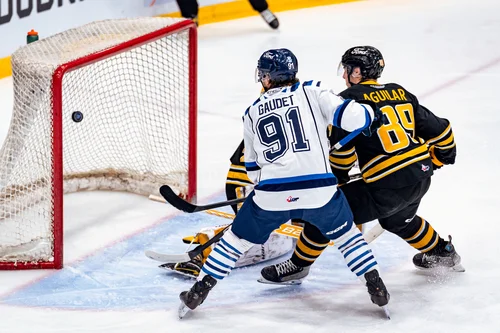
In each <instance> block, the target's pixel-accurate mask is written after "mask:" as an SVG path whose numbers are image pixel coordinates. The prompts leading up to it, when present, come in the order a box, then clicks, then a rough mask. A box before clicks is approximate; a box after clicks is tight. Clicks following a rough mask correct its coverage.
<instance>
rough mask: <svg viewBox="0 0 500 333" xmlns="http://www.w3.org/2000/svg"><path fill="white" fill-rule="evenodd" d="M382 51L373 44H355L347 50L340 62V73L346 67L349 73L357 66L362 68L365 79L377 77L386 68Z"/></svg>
mask: <svg viewBox="0 0 500 333" xmlns="http://www.w3.org/2000/svg"><path fill="white" fill-rule="evenodd" d="M384 66H385V63H384V58H383V57H382V53H380V51H379V50H378V49H376V48H375V47H373V46H355V47H351V48H350V49H349V50H347V51H345V53H344V55H343V56H342V60H341V61H340V64H339V75H340V73H341V72H343V70H344V68H345V69H346V70H347V73H348V74H349V75H351V74H352V71H353V70H354V68H355V67H359V68H360V70H361V76H362V77H363V80H368V79H377V78H379V77H380V75H382V71H383V70H384Z"/></svg>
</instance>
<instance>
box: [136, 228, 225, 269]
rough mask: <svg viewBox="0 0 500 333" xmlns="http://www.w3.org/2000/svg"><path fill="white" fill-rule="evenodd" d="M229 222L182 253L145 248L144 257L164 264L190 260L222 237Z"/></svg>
mask: <svg viewBox="0 0 500 333" xmlns="http://www.w3.org/2000/svg"><path fill="white" fill-rule="evenodd" d="M231 224H232V223H231ZM231 224H228V225H227V226H226V227H225V228H224V229H222V230H221V232H219V233H218V234H217V235H215V236H214V237H212V238H210V239H209V240H208V242H206V243H205V244H203V245H198V246H197V247H195V248H194V249H193V250H191V251H189V252H186V253H182V254H164V253H159V252H155V251H150V250H147V251H146V252H145V254H146V257H148V258H150V259H153V260H156V261H161V262H163V263H164V264H175V263H179V262H187V261H190V260H192V259H194V258H195V257H196V256H197V255H199V254H200V253H202V252H203V251H204V250H205V249H207V248H208V247H210V246H211V245H212V244H213V243H215V242H218V241H219V240H220V239H221V238H222V236H224V233H225V232H226V231H227V229H229V227H231Z"/></svg>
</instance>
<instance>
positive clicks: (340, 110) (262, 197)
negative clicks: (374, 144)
mask: <svg viewBox="0 0 500 333" xmlns="http://www.w3.org/2000/svg"><path fill="white" fill-rule="evenodd" d="M373 117H374V112H373V109H372V108H371V107H370V106H369V105H364V104H358V103H355V102H354V101H352V100H344V99H342V98H341V97H340V96H337V95H335V94H334V93H333V91H332V90H330V89H328V88H325V87H323V86H322V85H321V83H320V82H319V81H306V82H299V83H296V84H294V85H293V86H287V87H281V88H274V89H270V90H268V91H267V92H265V93H264V94H262V95H261V96H260V98H259V99H258V100H256V101H255V102H254V103H253V105H252V106H250V107H249V108H248V109H247V110H246V111H245V115H244V116H243V122H244V140H245V167H246V169H247V173H248V176H249V178H250V180H252V181H253V183H254V184H255V185H256V186H255V189H254V190H255V196H254V201H255V203H256V204H257V205H258V206H259V207H261V208H262V209H265V210H271V211H284V210H292V209H304V208H318V207H322V206H324V205H325V204H326V203H327V202H328V201H330V199H331V198H332V196H333V195H334V194H335V191H336V189H337V186H336V185H337V180H336V178H335V176H334V175H333V174H332V171H331V169H330V164H329V161H328V156H329V149H330V144H329V141H328V137H327V129H328V125H329V124H332V125H334V126H337V127H341V128H342V129H344V130H346V131H349V132H354V133H355V134H358V133H359V132H361V131H362V130H363V129H365V128H367V127H369V126H370V125H371V122H372V120H373Z"/></svg>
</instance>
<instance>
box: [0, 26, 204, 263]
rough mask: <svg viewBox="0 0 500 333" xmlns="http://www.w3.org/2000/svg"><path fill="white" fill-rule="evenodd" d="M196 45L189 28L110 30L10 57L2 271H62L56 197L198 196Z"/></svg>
mask: <svg viewBox="0 0 500 333" xmlns="http://www.w3.org/2000/svg"><path fill="white" fill-rule="evenodd" d="M196 43H197V42H196V27H195V26H194V24H193V23H192V22H191V21H187V20H182V19H173V18H138V19H123V20H107V21H100V22H94V23H90V24H88V25H85V26H82V27H80V28H76V29H71V30H68V31H65V32H63V33H60V34H57V35H54V36H52V37H49V38H46V39H42V40H40V41H37V42H34V43H32V44H29V45H26V46H24V47H22V48H20V49H19V50H18V51H16V52H15V53H14V54H13V55H12V71H13V74H12V76H13V82H14V110H13V115H12V120H11V124H10V128H9V132H8V135H7V138H6V140H5V142H4V144H3V147H2V149H1V151H0V269H19V268H60V267H62V247H63V246H62V244H63V240H62V238H63V230H62V218H63V206H62V204H63V198H62V197H63V193H68V192H75V191H82V190H113V191H128V192H134V193H138V194H141V195H146V196H147V195H150V194H156V193H158V188H159V187H160V186H161V185H163V184H169V185H171V186H173V187H175V188H177V189H178V191H179V192H180V193H181V194H182V195H183V196H184V197H186V198H188V199H191V200H192V199H193V198H194V196H195V190H196V61H197V59H196ZM80 118H82V119H80ZM79 120H81V121H79Z"/></svg>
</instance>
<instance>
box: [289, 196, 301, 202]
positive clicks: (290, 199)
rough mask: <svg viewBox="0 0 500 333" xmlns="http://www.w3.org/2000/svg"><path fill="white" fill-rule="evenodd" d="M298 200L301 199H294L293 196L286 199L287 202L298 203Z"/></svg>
mask: <svg viewBox="0 0 500 333" xmlns="http://www.w3.org/2000/svg"><path fill="white" fill-rule="evenodd" d="M297 200H299V197H297V198H294V197H292V196H289V197H288V198H286V201H288V202H295V201H297Z"/></svg>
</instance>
